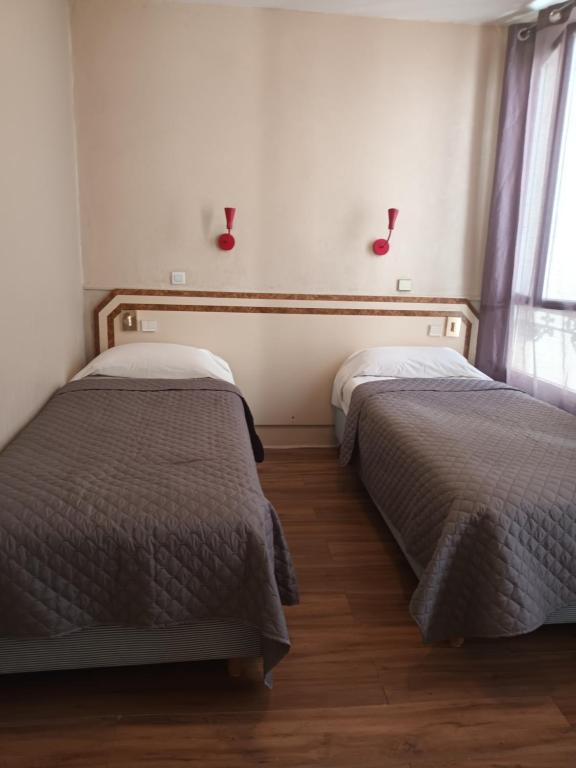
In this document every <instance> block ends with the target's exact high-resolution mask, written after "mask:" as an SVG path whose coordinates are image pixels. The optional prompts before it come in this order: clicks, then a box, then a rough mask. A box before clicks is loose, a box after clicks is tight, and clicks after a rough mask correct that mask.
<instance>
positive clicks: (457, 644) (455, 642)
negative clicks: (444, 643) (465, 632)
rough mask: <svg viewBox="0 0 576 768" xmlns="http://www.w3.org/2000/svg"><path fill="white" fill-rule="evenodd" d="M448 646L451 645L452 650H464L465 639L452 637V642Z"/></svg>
mask: <svg viewBox="0 0 576 768" xmlns="http://www.w3.org/2000/svg"><path fill="white" fill-rule="evenodd" d="M448 644H449V645H450V648H462V646H463V645H464V638H463V637H451V638H450V640H448Z"/></svg>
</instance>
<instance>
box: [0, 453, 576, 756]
mask: <svg viewBox="0 0 576 768" xmlns="http://www.w3.org/2000/svg"><path fill="white" fill-rule="evenodd" d="M260 474H261V479H262V484H263V487H264V489H265V491H266V493H267V495H268V497H269V498H270V500H271V501H272V503H273V504H274V505H275V506H276V508H277V509H278V512H279V514H280V516H281V518H282V521H283V524H284V526H285V530H286V535H287V537H288V540H289V543H290V546H291V548H292V551H293V554H294V560H295V563H296V565H297V569H298V572H299V576H300V581H301V588H302V602H301V604H300V605H299V606H295V607H293V608H290V609H288V610H287V618H288V624H289V627H290V632H291V637H292V643H293V648H292V652H291V654H290V655H289V657H288V658H287V659H286V660H285V661H284V662H283V664H282V665H281V666H280V667H279V668H278V669H277V671H276V675H275V686H274V689H273V690H272V691H268V690H267V689H265V688H264V686H262V685H259V684H254V683H253V682H250V681H245V680H231V679H230V678H229V677H228V676H227V674H226V670H225V666H224V664H222V663H219V662H211V663H206V664H173V665H163V666H158V667H142V668H128V669H123V670H85V671H77V672H64V673H51V674H42V675H20V676H18V675H14V676H9V677H4V678H1V679H0V768H53V767H54V768H56V767H57V766H58V767H59V766H71V767H73V768H87V766H95V767H96V766H97V767H98V768H100V767H102V768H120V766H122V767H123V768H124V767H127V768H130V767H131V766H142V765H150V766H153V767H154V768H172V766H181V765H183V764H186V765H197V766H202V768H244V766H256V765H261V766H268V765H269V766H275V767H276V768H296V766H298V768H314V767H316V766H318V767H320V768H344V766H346V767H348V766H349V767H350V768H356V767H358V768H372V767H374V768H375V767H376V766H378V768H383V767H384V766H386V768H461V767H462V766H470V768H479V767H480V766H486V767H488V766H491V767H492V768H532V767H534V768H536V766H538V768H574V766H576V679H575V677H576V676H574V674H573V671H574V669H575V668H576V627H573V626H564V627H547V628H543V629H541V630H539V631H538V632H534V633H532V634H531V635H528V636H525V637H521V638H509V639H505V640H498V641H476V642H467V643H466V644H465V645H464V647H463V648H459V649H453V648H449V647H447V646H444V645H433V646H425V645H423V644H422V642H421V639H420V636H419V633H418V630H417V627H416V626H415V624H414V622H413V621H412V620H411V618H410V615H409V611H408V605H409V600H410V595H411V593H412V591H413V589H414V587H415V584H416V581H415V578H414V576H413V574H412V572H411V570H410V568H409V567H408V565H407V564H406V562H405V559H404V557H403V556H402V554H401V552H400V550H399V549H398V547H397V545H396V544H395V542H394V539H393V537H392V536H391V534H390V532H389V531H388V530H387V528H386V526H385V525H384V523H383V522H382V520H381V518H380V517H379V515H378V513H377V511H376V510H375V508H374V507H373V505H372V504H371V503H370V501H369V499H368V498H367V496H366V494H365V492H364V491H363V489H362V486H361V484H360V483H359V481H358V478H357V477H356V475H355V473H354V471H353V470H351V469H350V468H342V467H340V466H339V465H338V462H337V459H336V453H335V451H333V450H331V449H315V450H294V451H269V453H268V457H267V461H266V462H265V463H264V464H263V465H261V467H260Z"/></svg>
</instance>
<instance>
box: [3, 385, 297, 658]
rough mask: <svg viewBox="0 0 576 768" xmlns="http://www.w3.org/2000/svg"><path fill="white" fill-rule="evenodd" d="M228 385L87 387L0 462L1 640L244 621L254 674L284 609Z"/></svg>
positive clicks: (267, 516)
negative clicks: (257, 646)
mask: <svg viewBox="0 0 576 768" xmlns="http://www.w3.org/2000/svg"><path fill="white" fill-rule="evenodd" d="M260 454H261V445H260V443H259V441H258V438H257V435H256V433H255V431H254V429H253V422H252V419H251V415H250V412H249V409H248V407H247V405H246V403H245V402H244V400H243V398H242V395H241V393H240V392H239V390H238V389H237V388H236V387H235V386H234V385H232V384H228V383H226V382H223V381H218V380H215V379H195V380H189V379H179V380H153V379H149V380H144V379H107V378H94V377H92V378H86V379H83V380H81V381H76V382H73V383H71V384H68V385H66V386H65V387H63V388H62V389H60V390H58V392H56V394H55V395H54V396H53V397H52V398H51V400H50V401H49V402H48V404H47V405H46V406H45V407H44V409H43V410H42V411H41V412H40V414H39V415H38V416H37V417H36V418H35V419H34V420H33V421H32V422H31V424H29V425H28V427H26V428H25V429H24V430H23V432H22V433H20V435H19V436H18V437H17V438H16V439H15V440H14V441H13V442H12V443H11V444H10V445H9V446H8V447H7V448H6V449H5V450H4V452H3V453H2V454H0V498H2V500H3V504H2V507H1V509H0V637H1V638H3V639H6V640H8V639H13V640H17V639H24V640H32V639H38V640H41V639H46V640H48V639H54V638H61V637H64V636H68V635H73V634H74V633H78V632H83V631H87V630H96V629H98V628H99V627H118V626H120V627H124V628H131V629H140V630H144V629H158V630H161V629H162V630H163V629H170V628H176V627H179V626H182V625H186V624H191V623H195V622H198V621H204V620H226V621H232V622H235V623H240V624H243V625H246V626H249V627H252V628H253V629H254V630H255V631H256V632H258V634H259V636H260V638H261V646H262V654H263V657H264V665H265V670H266V671H269V670H270V669H271V668H272V667H273V666H274V665H275V664H276V663H278V661H279V660H280V659H281V658H282V657H283V656H284V655H285V654H286V653H287V652H288V650H289V647H290V642H289V636H288V631H287V627H286V620H285V616H284V612H283V609H282V604H283V603H284V604H293V603H295V602H297V600H298V591H297V584H296V576H295V572H294V569H293V565H292V561H291V557H290V552H289V550H288V546H287V544H286V540H285V538H284V535H283V531H282V527H281V525H280V521H279V519H278V516H277V514H276V512H275V510H274V508H273V507H272V505H271V504H270V503H269V502H268V501H267V499H266V498H265V497H264V495H263V493H262V489H261V486H260V483H259V479H258V475H257V472H256V465H255V462H254V457H255V455H256V456H258V457H259V458H261V456H260Z"/></svg>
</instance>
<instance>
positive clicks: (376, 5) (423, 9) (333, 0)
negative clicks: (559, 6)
mask: <svg viewBox="0 0 576 768" xmlns="http://www.w3.org/2000/svg"><path fill="white" fill-rule="evenodd" d="M554 1H556V2H558V0H550V3H549V4H550V5H552V3H553V2H554ZM180 2H187V3H192V4H196V5H198V4H201V5H228V6H244V7H248V8H282V9H284V10H292V11H312V12H315V13H342V14H347V15H350V16H375V17H379V18H384V19H406V20H411V21H447V22H455V23H460V24H486V23H491V22H492V23H494V22H501V23H503V22H507V21H510V20H511V19H514V20H516V18H518V19H519V18H524V14H525V12H526V11H527V10H529V9H528V6H529V0H180Z"/></svg>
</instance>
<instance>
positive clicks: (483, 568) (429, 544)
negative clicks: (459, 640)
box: [341, 379, 576, 641]
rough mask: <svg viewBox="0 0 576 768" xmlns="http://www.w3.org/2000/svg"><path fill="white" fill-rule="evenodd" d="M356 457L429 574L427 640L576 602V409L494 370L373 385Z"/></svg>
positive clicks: (513, 626) (361, 391)
mask: <svg viewBox="0 0 576 768" xmlns="http://www.w3.org/2000/svg"><path fill="white" fill-rule="evenodd" d="M353 456H356V458H357V462H358V465H359V470H360V473H361V476H362V479H363V482H364V484H365V485H366V488H367V489H368V491H369V493H370V495H371V496H372V498H373V499H374V501H375V502H376V504H377V506H378V507H379V508H380V510H381V512H382V514H383V515H384V517H385V518H386V519H387V520H388V522H389V523H390V525H391V527H393V529H395V533H396V535H397V538H398V539H399V541H400V543H401V545H402V547H403V549H404V551H405V553H406V555H407V556H408V558H409V559H410V561H411V563H412V564H413V566H414V569H415V570H416V572H417V574H418V576H419V577H420V578H419V583H418V587H417V589H416V591H415V592H414V595H413V597H412V601H411V604H410V610H411V613H412V615H413V617H414V619H415V620H416V622H417V623H418V625H419V627H420V629H421V631H422V634H423V637H424V639H425V640H428V641H436V640H444V639H447V638H450V637H457V636H463V637H500V636H507V635H515V634H522V633H525V632H529V631H531V630H533V629H536V628H537V627H538V626H540V625H541V624H542V623H543V622H544V621H545V619H546V618H547V616H548V615H550V613H551V612H552V611H554V610H555V609H557V608H559V607H561V606H564V605H566V604H567V603H569V602H573V601H575V600H576V418H575V417H574V416H571V415H570V414H568V413H565V412H564V411H561V410H558V409H557V408H554V407H552V406H549V405H546V404H545V403H542V402H539V401H537V400H534V399H533V398H531V397H529V396H528V395H526V394H524V393H521V392H519V391H517V390H514V389H511V388H510V387H507V386H506V385H505V384H500V383H497V382H491V381H488V382H486V381H477V380H476V381H475V380H455V379H436V380H434V381H431V380H430V379H398V380H395V381H382V382H374V383H367V384H363V385H361V386H359V387H357V388H356V389H355V390H354V393H353V396H352V403H351V408H350V412H349V415H348V418H347V421H346V428H345V435H344V440H343V445H342V452H341V460H342V462H343V463H347V462H349V461H351V459H352V458H353Z"/></svg>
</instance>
